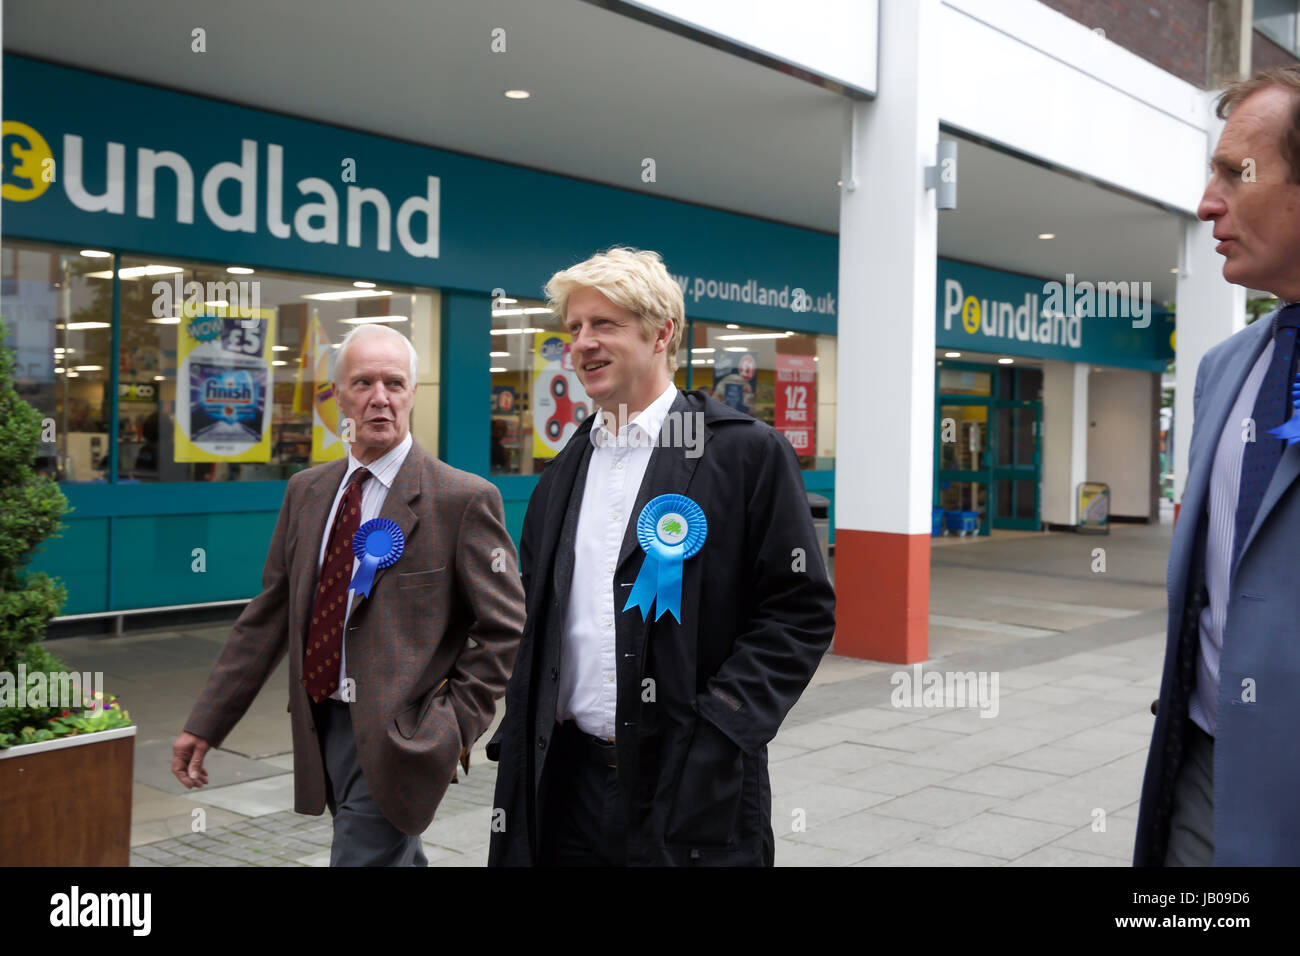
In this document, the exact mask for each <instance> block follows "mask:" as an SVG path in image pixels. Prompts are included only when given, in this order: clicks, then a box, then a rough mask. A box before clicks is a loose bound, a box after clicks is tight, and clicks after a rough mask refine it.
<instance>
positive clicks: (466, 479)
mask: <svg viewBox="0 0 1300 956" xmlns="http://www.w3.org/2000/svg"><path fill="white" fill-rule="evenodd" d="M410 455H411V457H412V458H414V459H415V461H414V464H415V465H416V467H418V468H420V469H421V471H422V473H423V474H422V478H423V479H424V481H423V482H422V484H425V483H427V485H426V486H427V487H429V488H432V489H433V494H434V495H435V496H436V497H438V498H440V499H442V500H444V501H446V500H448V499H450V501H452V502H459V503H460V504H462V505H466V504H469V502H471V501H473V500H474V499H476V498H481V497H484V496H486V497H487V498H489V499H491V498H493V497H495V498H498V499H499V498H500V497H501V492H499V491H498V490H497V486H496V485H494V484H493V483H492V482H491V481H489V480H488V479H486V478H484V477H483V476H482V475H476V474H474V473H473V472H472V471H464V470H462V469H460V468H456V467H454V466H452V465H449V464H447V463H446V462H445V461H443V460H442V459H440V458H436V457H434V456H433V455H430V454H429V453H428V452H426V451H425V450H424V449H422V448H421V447H420V446H419V445H412V446H411V451H410Z"/></svg>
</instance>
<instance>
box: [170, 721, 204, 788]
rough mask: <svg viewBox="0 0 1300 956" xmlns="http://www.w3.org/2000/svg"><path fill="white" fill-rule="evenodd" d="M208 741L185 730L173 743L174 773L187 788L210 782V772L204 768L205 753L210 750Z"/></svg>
mask: <svg viewBox="0 0 1300 956" xmlns="http://www.w3.org/2000/svg"><path fill="white" fill-rule="evenodd" d="M208 749H209V747H208V742H207V741H206V740H204V739H203V738H202V737H196V736H194V735H193V734H191V733H189V732H188V731H183V732H182V733H181V735H180V736H179V737H177V738H176V743H174V744H172V773H174V774H175V775H176V779H177V780H179V781H180V782H181V783H182V784H184V786H185V789H186V790H192V789H193V788H194V787H201V786H203V785H204V784H205V783H207V782H208V772H207V771H206V770H204V769H203V755H204V754H206V753H207V752H208Z"/></svg>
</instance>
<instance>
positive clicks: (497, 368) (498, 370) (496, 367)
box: [488, 365, 509, 372]
mask: <svg viewBox="0 0 1300 956" xmlns="http://www.w3.org/2000/svg"><path fill="white" fill-rule="evenodd" d="M488 371H489V372H507V371H509V369H506V368H502V367H501V366H500V365H493V366H492V367H491V368H489V369H488Z"/></svg>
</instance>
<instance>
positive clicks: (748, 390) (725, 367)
mask: <svg viewBox="0 0 1300 956" xmlns="http://www.w3.org/2000/svg"><path fill="white" fill-rule="evenodd" d="M714 354H715V355H716V356H717V357H716V358H715V359H714V360H713V397H714V399H716V400H717V401H719V402H721V403H722V404H724V405H730V406H731V407H732V408H734V409H736V411H738V412H744V413H745V414H747V415H748V414H750V412H751V411H752V409H753V407H754V389H755V386H756V385H757V384H758V361H757V360H756V359H755V358H754V353H752V352H726V351H722V350H719V351H718V352H716V353H714Z"/></svg>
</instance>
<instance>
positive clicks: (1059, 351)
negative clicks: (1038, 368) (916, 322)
mask: <svg viewBox="0 0 1300 956" xmlns="http://www.w3.org/2000/svg"><path fill="white" fill-rule="evenodd" d="M937 292H938V294H937V303H936V306H937V307H936V319H937V325H936V335H935V344H936V345H937V346H938V347H939V348H952V349H964V350H970V351H975V352H993V353H999V354H1006V355H1020V356H1028V357H1034V358H1049V359H1062V360H1065V361H1069V362H1091V363H1094V364H1098V365H1113V366H1120V367H1126V368H1139V369H1147V370H1149V371H1153V372H1158V371H1163V370H1164V368H1165V364H1166V362H1167V361H1168V360H1169V359H1170V358H1172V357H1173V354H1174V343H1173V331H1174V326H1173V318H1172V316H1170V315H1169V313H1168V312H1167V311H1166V310H1165V309H1164V308H1162V307H1160V306H1157V305H1156V304H1155V303H1153V302H1152V301H1151V283H1150V282H1142V281H1138V280H1118V279H1117V280H1114V281H1104V282H1090V281H1080V280H1076V277H1075V276H1074V275H1073V274H1069V273H1067V274H1066V275H1064V276H1062V277H1060V278H1059V279H1034V278H1031V277H1028V276H1022V275H1017V274H1015V273H1010V272H1001V271H998V270H996V269H984V268H981V267H979V266H972V265H968V264H966V263H960V262H953V261H951V260H947V259H940V260H939V268H938V290H937Z"/></svg>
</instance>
